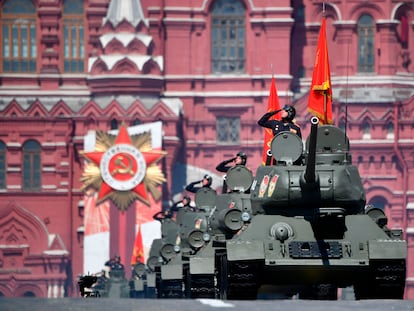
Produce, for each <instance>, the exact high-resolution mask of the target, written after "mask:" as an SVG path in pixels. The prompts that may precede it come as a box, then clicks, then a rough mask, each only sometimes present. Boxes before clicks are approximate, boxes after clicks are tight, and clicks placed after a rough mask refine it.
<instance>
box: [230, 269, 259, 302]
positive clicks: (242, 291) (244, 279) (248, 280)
mask: <svg viewBox="0 0 414 311" xmlns="http://www.w3.org/2000/svg"><path fill="white" fill-rule="evenodd" d="M227 267H228V278H227V299H233V300H254V299H257V290H258V287H259V286H258V280H259V274H260V271H259V265H258V263H256V262H250V261H236V262H228V265H227Z"/></svg>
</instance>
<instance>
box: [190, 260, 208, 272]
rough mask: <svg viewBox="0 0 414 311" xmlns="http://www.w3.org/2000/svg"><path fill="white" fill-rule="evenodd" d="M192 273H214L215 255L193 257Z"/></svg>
mask: <svg viewBox="0 0 414 311" xmlns="http://www.w3.org/2000/svg"><path fill="white" fill-rule="evenodd" d="M190 274H214V256H209V257H191V258H190Z"/></svg>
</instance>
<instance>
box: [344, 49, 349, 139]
mask: <svg viewBox="0 0 414 311" xmlns="http://www.w3.org/2000/svg"><path fill="white" fill-rule="evenodd" d="M346 63H347V66H346V85H345V137H347V130H348V86H349V85H348V78H349V73H348V70H349V42H348V51H347V56H346Z"/></svg>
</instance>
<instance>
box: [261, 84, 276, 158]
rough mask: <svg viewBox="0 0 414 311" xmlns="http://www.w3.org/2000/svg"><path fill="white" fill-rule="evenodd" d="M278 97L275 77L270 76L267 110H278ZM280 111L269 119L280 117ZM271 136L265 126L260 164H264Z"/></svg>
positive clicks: (271, 133) (270, 132)
mask: <svg viewBox="0 0 414 311" xmlns="http://www.w3.org/2000/svg"><path fill="white" fill-rule="evenodd" d="M279 109H280V105H279V98H278V96H277V91H276V83H275V78H274V77H272V83H271V85H270V92H269V98H268V99H267V112H270V111H274V110H279ZM279 115H280V113H277V114H275V115H274V116H272V117H271V118H270V119H280V116H279ZM272 138H273V132H272V129H269V128H265V135H264V144H263V158H262V164H263V165H265V164H266V160H267V155H268V151H269V150H270V143H271V142H272Z"/></svg>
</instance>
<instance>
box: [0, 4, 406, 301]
mask: <svg viewBox="0 0 414 311" xmlns="http://www.w3.org/2000/svg"><path fill="white" fill-rule="evenodd" d="M323 3H324V2H323V1H309V0H306V1H295V0H293V1H285V0H281V1H276V2H275V1H269V0H198V1H186V0H163V1H161V0H84V1H81V0H0V23H1V29H2V36H1V37H2V40H1V42H0V50H1V53H0V129H1V130H0V198H1V200H0V215H1V217H0V293H1V295H3V296H7V297H10V296H36V297H62V296H77V295H78V294H77V288H76V278H77V275H78V274H80V273H82V264H83V263H82V247H83V244H82V234H83V231H82V224H83V202H82V198H83V193H82V191H81V183H80V177H81V175H82V169H83V159H82V158H81V157H80V151H82V150H83V137H84V136H85V135H86V134H87V133H88V131H95V130H102V131H108V130H110V129H115V128H117V127H118V126H119V124H120V123H121V122H126V124H129V125H134V124H142V123H147V122H152V121H162V123H163V141H162V144H163V150H165V151H166V152H167V153H168V154H167V156H166V157H165V159H164V160H163V171H164V172H165V175H166V178H167V182H166V183H165V185H164V187H163V202H164V204H165V205H166V204H167V201H168V200H169V199H171V198H172V197H173V196H174V195H176V194H179V193H181V192H182V191H183V187H184V186H185V184H186V183H187V182H188V181H191V180H195V179H196V178H198V177H199V176H200V175H202V174H204V173H205V172H209V173H211V174H212V175H213V176H214V185H216V186H219V184H220V178H221V176H220V175H219V174H217V172H216V171H215V166H216V165H217V163H218V162H219V161H221V160H222V159H224V158H226V157H232V156H234V154H235V153H237V152H238V151H239V150H244V151H245V152H246V153H247V155H248V165H249V166H250V168H251V169H252V170H253V171H254V170H255V169H256V167H257V166H258V165H259V164H260V162H261V157H262V145H263V129H262V128H260V127H259V126H258V125H257V120H258V119H259V118H260V117H261V115H262V114H263V113H264V112H265V111H266V109H267V97H268V94H269V86H270V82H271V77H272V75H274V77H275V79H276V85H277V90H278V96H279V101H280V104H281V105H284V104H292V105H294V106H295V108H296V110H297V112H298V115H297V120H298V123H299V124H301V126H302V132H303V136H304V137H307V134H308V132H309V125H308V120H309V119H310V114H309V113H308V112H307V95H308V91H309V88H310V81H311V77H312V71H313V65H314V59H315V51H316V44H317V39H318V34H319V27H320V22H321V18H322V15H323V11H324V14H325V16H326V18H327V40H328V48H329V54H330V67H331V79H332V85H333V95H334V96H333V97H334V103H333V118H334V123H335V124H337V125H339V126H340V127H342V128H346V130H347V134H348V135H349V137H350V139H351V150H352V154H353V160H354V163H355V164H357V165H358V167H359V169H360V173H361V176H362V179H363V184H364V186H365V188H366V192H367V201H368V203H373V204H375V205H377V206H379V207H382V208H383V209H384V210H385V212H386V213H387V215H388V217H389V226H390V227H393V228H394V227H395V228H397V227H402V228H404V233H405V237H406V239H407V240H408V247H409V249H408V253H409V255H408V263H407V267H408V272H407V289H406V298H411V299H412V298H414V270H413V268H412V267H414V258H413V257H414V255H413V246H414V245H413V243H414V177H413V176H414V160H413V159H414V138H413V137H414V121H413V119H412V115H413V110H414V96H413V95H414V91H413V85H414V69H413V68H414V67H413V64H412V59H413V58H414V48H413V42H412V38H413V32H414V1H412V0H409V1H404V2H395V1H391V0H386V1H377V0H373V1H370V2H369V3H368V2H355V1H346V0H338V1H335V2H333V3H328V2H325V4H323Z"/></svg>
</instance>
